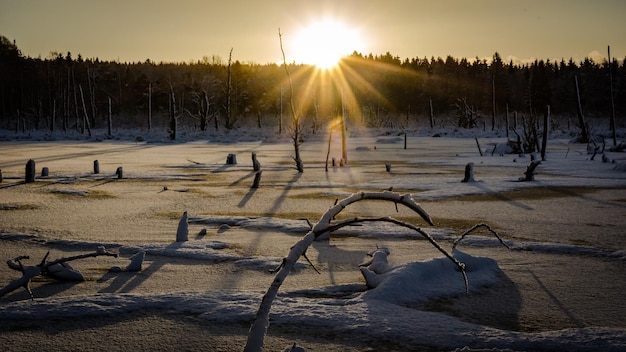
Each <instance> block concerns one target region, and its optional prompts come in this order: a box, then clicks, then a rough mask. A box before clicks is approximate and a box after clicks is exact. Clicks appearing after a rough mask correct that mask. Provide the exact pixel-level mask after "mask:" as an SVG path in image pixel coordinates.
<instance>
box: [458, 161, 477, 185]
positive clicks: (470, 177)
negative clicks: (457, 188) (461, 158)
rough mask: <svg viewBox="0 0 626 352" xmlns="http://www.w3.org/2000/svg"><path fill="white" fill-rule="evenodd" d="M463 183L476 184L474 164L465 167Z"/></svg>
mask: <svg viewBox="0 0 626 352" xmlns="http://www.w3.org/2000/svg"><path fill="white" fill-rule="evenodd" d="M461 182H475V181H474V163H467V165H465V177H464V178H463V180H462V181H461Z"/></svg>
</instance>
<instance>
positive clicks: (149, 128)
mask: <svg viewBox="0 0 626 352" xmlns="http://www.w3.org/2000/svg"><path fill="white" fill-rule="evenodd" d="M151 130H152V81H150V82H149V83H148V132H150V131H151Z"/></svg>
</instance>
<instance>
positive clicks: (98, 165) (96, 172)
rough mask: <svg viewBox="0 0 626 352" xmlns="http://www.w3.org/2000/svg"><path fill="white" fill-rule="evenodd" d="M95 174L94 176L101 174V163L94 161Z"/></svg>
mask: <svg viewBox="0 0 626 352" xmlns="http://www.w3.org/2000/svg"><path fill="white" fill-rule="evenodd" d="M93 173H94V174H99V173H100V162H99V161H98V160H94V161H93Z"/></svg>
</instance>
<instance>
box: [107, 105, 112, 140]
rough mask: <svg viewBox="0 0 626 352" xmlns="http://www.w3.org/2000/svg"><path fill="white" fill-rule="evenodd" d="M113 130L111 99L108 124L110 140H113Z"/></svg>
mask: <svg viewBox="0 0 626 352" xmlns="http://www.w3.org/2000/svg"><path fill="white" fill-rule="evenodd" d="M112 129H113V120H112V116H111V97H109V120H108V124H107V132H108V133H109V138H111V130H112Z"/></svg>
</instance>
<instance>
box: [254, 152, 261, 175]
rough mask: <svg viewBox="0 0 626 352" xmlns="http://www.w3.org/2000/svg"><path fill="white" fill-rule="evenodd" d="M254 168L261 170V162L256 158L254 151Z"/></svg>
mask: <svg viewBox="0 0 626 352" xmlns="http://www.w3.org/2000/svg"><path fill="white" fill-rule="evenodd" d="M252 169H253V170H254V171H255V172H257V171H259V170H261V163H260V162H259V160H258V159H257V158H256V153H252Z"/></svg>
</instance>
